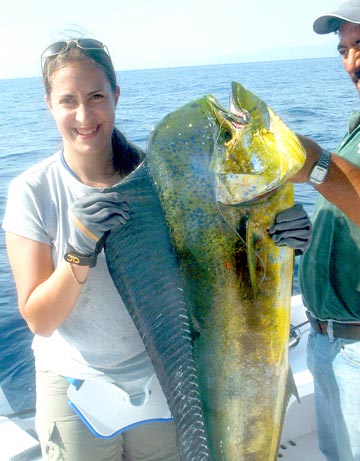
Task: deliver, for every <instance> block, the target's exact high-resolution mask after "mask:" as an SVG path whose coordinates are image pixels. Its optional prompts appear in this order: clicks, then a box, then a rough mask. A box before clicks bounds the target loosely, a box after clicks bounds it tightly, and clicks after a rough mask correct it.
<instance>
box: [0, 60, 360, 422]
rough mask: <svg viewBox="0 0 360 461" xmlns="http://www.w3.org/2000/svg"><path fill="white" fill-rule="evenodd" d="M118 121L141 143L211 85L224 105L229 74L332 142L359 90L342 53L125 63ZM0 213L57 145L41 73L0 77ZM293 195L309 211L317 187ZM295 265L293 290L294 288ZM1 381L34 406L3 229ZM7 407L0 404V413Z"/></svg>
mask: <svg viewBox="0 0 360 461" xmlns="http://www.w3.org/2000/svg"><path fill="white" fill-rule="evenodd" d="M118 78H119V84H120V86H121V97H120V102H119V105H118V108H117V113H116V125H117V126H118V127H119V128H120V129H121V130H122V131H123V132H124V133H125V135H126V136H127V137H128V138H129V139H130V140H131V141H133V142H134V143H136V144H138V145H140V146H142V147H145V146H146V140H147V137H148V134H149V132H150V130H151V128H152V127H153V125H154V124H155V123H156V122H157V121H159V120H160V119H161V118H162V117H164V116H165V115H166V114H168V113H169V112H171V111H173V110H175V109H176V108H178V107H180V106H182V105H183V104H186V103H188V102H190V101H192V100H194V99H197V98H200V97H202V96H204V95H205V94H208V93H212V94H213V95H214V96H215V97H216V98H217V99H218V100H219V101H220V102H221V103H222V104H224V105H225V106H226V107H227V106H228V98H229V90H230V84H231V82H232V81H234V80H235V81H238V82H240V83H241V84H243V85H244V86H245V87H246V88H248V89H249V90H251V91H253V92H254V93H256V94H257V95H258V96H259V97H261V98H262V99H263V100H264V101H265V102H266V103H267V104H269V105H270V106H271V107H272V108H273V109H274V110H275V112H277V113H278V114H279V115H280V117H281V118H282V119H283V121H284V122H285V123H287V124H288V126H289V127H290V128H291V129H292V130H294V131H296V132H299V133H301V134H304V135H307V136H310V137H312V138H313V139H315V140H316V141H317V142H319V143H320V144H321V145H322V146H323V147H324V148H327V149H329V150H334V149H335V148H336V147H337V145H338V143H339V142H340V139H341V137H342V134H343V133H344V131H345V129H346V123H347V119H348V116H349V114H350V113H351V112H352V111H354V110H358V105H359V104H358V96H357V92H356V90H355V88H353V86H352V84H351V82H350V80H349V78H348V77H347V75H346V74H345V72H344V70H343V69H342V66H341V62H340V59H338V58H326V59H325V58H324V59H311V60H310V59H309V60H294V61H279V62H259V63H249V64H246V63H241V64H229V65H215V66H199V67H183V68H170V69H155V70H140V71H139V70H137V71H124V72H119V74H118ZM0 98H1V99H0V100H1V104H0V133H1V137H0V168H1V170H0V171H1V174H0V220H2V218H3V215H4V209H5V204H6V196H7V188H8V185H9V182H10V181H11V179H12V178H13V177H15V176H17V175H18V174H19V173H20V172H21V171H23V170H24V169H25V168H27V167H29V166H30V165H33V164H34V163H36V162H38V161H39V160H41V159H43V158H45V157H46V156H48V155H50V154H52V153H53V152H54V151H55V150H56V149H58V148H59V146H60V145H61V140H60V136H59V134H58V132H57V129H56V126H55V123H54V121H53V120H52V118H51V115H50V113H49V111H48V110H47V108H46V105H45V102H44V98H43V88H42V82H41V81H40V79H39V78H26V79H14V80H0ZM295 191H296V201H297V202H300V203H303V204H304V206H305V208H306V209H307V211H308V212H309V213H311V212H312V209H313V205H314V201H315V199H316V193H315V192H314V190H313V189H312V188H311V187H310V186H307V185H297V186H296V189H295ZM298 292H299V289H298V283H297V266H296V269H295V281H294V293H298ZM0 294H1V296H0V312H1V314H0V386H1V387H2V389H3V390H4V392H5V394H6V395H7V397H8V398H9V400H10V402H11V405H12V407H13V409H14V410H15V411H21V410H24V409H27V408H32V407H33V406H34V369H33V367H34V365H33V358H32V353H31V340H32V335H31V333H30V332H29V330H28V329H27V327H26V325H25V323H24V321H23V320H22V318H21V317H20V315H19V313H18V310H17V301H16V293H15V288H14V282H13V279H12V276H11V272H10V268H9V263H8V260H7V256H6V251H5V242H4V232H3V231H2V230H1V231H0ZM2 411H3V412H5V410H2V408H1V402H0V414H1V412H2Z"/></svg>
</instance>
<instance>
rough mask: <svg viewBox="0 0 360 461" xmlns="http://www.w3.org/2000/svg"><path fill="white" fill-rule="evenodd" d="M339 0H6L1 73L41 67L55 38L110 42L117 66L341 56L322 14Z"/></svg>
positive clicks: (22, 73)
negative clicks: (320, 28) (320, 23)
mask: <svg viewBox="0 0 360 461" xmlns="http://www.w3.org/2000/svg"><path fill="white" fill-rule="evenodd" d="M338 3H339V0H301V1H297V2H294V1H292V0H273V1H269V0H86V1H85V0H58V1H56V2H54V1H53V0H29V1H24V0H4V2H3V7H2V11H1V15H0V38H1V43H2V45H1V47H0V62H1V65H0V78H1V79H4V78H18V77H34V76H39V75H40V55H41V52H42V51H43V49H44V48H46V47H47V46H48V45H49V44H51V43H52V42H54V41H58V40H63V39H64V38H65V39H67V38H70V37H71V36H74V35H76V36H79V34H80V35H82V36H88V37H89V36H90V37H93V38H97V39H98V40H100V41H102V42H104V43H105V44H106V45H107V46H108V48H109V50H110V54H111V57H112V59H113V62H114V66H115V69H116V70H119V71H121V70H133V69H146V68H162V67H182V66H194V65H205V64H223V63H232V62H252V61H269V60H277V59H297V58H301V59H303V58H307V57H309V58H313V57H328V56H336V44H337V38H336V37H335V35H334V34H330V35H326V36H320V35H317V34H315V33H314V32H313V30H312V24H313V21H314V19H315V18H316V17H317V16H319V15H321V14H324V13H326V12H329V11H332V10H333V9H336V8H337V6H338Z"/></svg>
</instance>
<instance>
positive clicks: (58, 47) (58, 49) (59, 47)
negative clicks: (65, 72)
mask: <svg viewBox="0 0 360 461" xmlns="http://www.w3.org/2000/svg"><path fill="white" fill-rule="evenodd" d="M71 44H75V45H76V46H77V47H78V48H81V49H82V50H103V51H105V53H106V54H107V55H108V56H110V53H109V50H108V49H107V46H106V45H104V44H103V43H102V42H99V40H94V39H93V38H78V39H72V40H63V41H61V42H55V43H53V44H52V45H50V46H48V47H47V48H46V49H45V50H44V51H43V53H42V55H41V67H42V69H43V68H44V63H45V61H46V59H47V58H50V57H51V56H56V55H58V54H61V53H65V52H66V51H67V50H68V49H69V47H70V45H71Z"/></svg>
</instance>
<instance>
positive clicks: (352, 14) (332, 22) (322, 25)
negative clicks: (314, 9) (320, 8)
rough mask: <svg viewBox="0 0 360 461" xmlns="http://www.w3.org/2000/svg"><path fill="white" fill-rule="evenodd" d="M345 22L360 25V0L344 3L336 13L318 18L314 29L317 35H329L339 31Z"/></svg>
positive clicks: (349, 0) (350, 0) (348, 0)
mask: <svg viewBox="0 0 360 461" xmlns="http://www.w3.org/2000/svg"><path fill="white" fill-rule="evenodd" d="M344 21H347V22H352V23H354V24H360V0H346V1H342V2H341V4H340V6H339V8H338V9H337V10H336V11H332V12H330V13H326V14H324V15H323V16H320V17H318V18H317V19H316V20H315V22H314V24H313V28H314V31H315V32H316V33H317V34H329V33H330V32H335V31H336V30H338V29H339V27H340V25H341V23H342V22H344Z"/></svg>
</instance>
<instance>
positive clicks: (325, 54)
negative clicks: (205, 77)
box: [213, 43, 339, 64]
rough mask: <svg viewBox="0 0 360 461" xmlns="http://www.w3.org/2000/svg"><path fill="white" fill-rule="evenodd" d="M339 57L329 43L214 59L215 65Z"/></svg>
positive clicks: (332, 45)
mask: <svg viewBox="0 0 360 461" xmlns="http://www.w3.org/2000/svg"><path fill="white" fill-rule="evenodd" d="M336 56H339V55H338V52H337V50H336V46H334V44H333V43H328V44H324V45H319V46H299V47H293V48H275V49H270V48H268V49H264V50H259V51H255V52H252V53H238V54H232V55H225V56H217V57H214V58H213V63H214V64H226V63H236V62H254V61H255V62H256V61H283V60H291V59H312V58H330V57H336Z"/></svg>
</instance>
